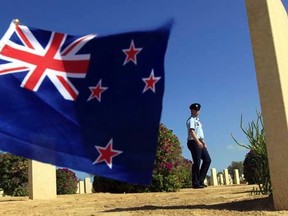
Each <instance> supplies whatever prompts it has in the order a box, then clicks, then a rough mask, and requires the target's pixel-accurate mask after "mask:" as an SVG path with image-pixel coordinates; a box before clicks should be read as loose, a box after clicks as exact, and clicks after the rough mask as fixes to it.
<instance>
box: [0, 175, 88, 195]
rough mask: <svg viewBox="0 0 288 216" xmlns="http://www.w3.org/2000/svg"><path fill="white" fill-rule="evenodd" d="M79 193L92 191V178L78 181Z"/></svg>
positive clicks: (1, 193)
mask: <svg viewBox="0 0 288 216" xmlns="http://www.w3.org/2000/svg"><path fill="white" fill-rule="evenodd" d="M77 186H78V187H77V191H76V193H77V194H84V193H92V183H91V179H90V178H85V179H84V180H80V181H78V185H77ZM0 197H3V190H1V189H0Z"/></svg>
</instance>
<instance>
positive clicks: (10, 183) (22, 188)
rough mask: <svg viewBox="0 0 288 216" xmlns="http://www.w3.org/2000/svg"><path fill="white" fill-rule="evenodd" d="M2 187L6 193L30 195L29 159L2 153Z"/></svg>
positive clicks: (0, 170) (0, 172)
mask: <svg viewBox="0 0 288 216" xmlns="http://www.w3.org/2000/svg"><path fill="white" fill-rule="evenodd" d="M0 188H2V189H3V192H4V194H5V195H9V196H27V195H28V160H27V159H26V158H23V157H19V156H15V155H12V154H9V153H1V154H0Z"/></svg>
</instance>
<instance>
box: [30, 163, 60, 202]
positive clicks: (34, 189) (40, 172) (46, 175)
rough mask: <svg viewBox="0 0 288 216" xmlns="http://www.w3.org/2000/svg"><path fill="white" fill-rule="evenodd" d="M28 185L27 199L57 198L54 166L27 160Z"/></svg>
mask: <svg viewBox="0 0 288 216" xmlns="http://www.w3.org/2000/svg"><path fill="white" fill-rule="evenodd" d="M28 184H29V199H34V200H36V199H38V200H39V199H55V198H56V197H57V188H56V168H55V166H53V165H50V164H46V163H42V162H38V161H34V160H29V162H28Z"/></svg>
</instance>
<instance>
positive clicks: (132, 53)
mask: <svg viewBox="0 0 288 216" xmlns="http://www.w3.org/2000/svg"><path fill="white" fill-rule="evenodd" d="M141 50H142V48H135V45H134V41H133V40H132V41H131V44H130V47H129V49H123V50H122V51H123V52H124V53H125V55H126V59H125V61H124V63H123V65H125V64H127V63H128V62H130V61H132V62H133V63H134V64H135V65H137V58H136V56H137V55H138V54H139V52H140V51H141Z"/></svg>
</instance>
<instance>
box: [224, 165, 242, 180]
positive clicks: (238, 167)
mask: <svg viewBox="0 0 288 216" xmlns="http://www.w3.org/2000/svg"><path fill="white" fill-rule="evenodd" d="M227 169H228V173H229V174H230V175H231V177H232V179H233V178H234V170H235V169H238V171H239V176H241V175H242V174H243V161H232V163H231V164H230V165H229V166H228V168H227Z"/></svg>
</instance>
